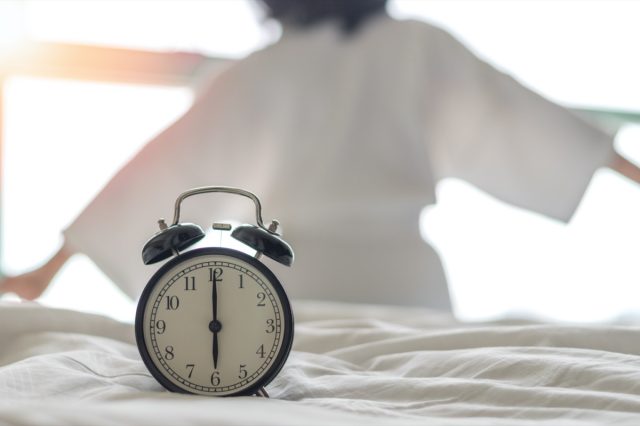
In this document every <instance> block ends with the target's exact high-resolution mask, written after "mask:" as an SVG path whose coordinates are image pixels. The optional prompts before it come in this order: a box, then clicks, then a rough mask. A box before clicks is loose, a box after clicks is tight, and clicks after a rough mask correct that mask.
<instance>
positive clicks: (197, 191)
mask: <svg viewBox="0 0 640 426" xmlns="http://www.w3.org/2000/svg"><path fill="white" fill-rule="evenodd" d="M211 192H223V193H227V194H236V195H242V196H244V197H247V198H249V199H250V200H251V201H253V203H254V204H255V206H256V223H257V224H258V226H259V227H260V228H262V229H264V230H265V231H267V232H268V233H270V234H273V235H280V234H279V233H278V229H277V228H278V221H275V220H274V221H272V223H271V225H270V226H269V227H266V226H265V225H264V222H263V221H262V205H261V204H260V200H259V199H258V197H256V195H255V194H253V193H252V192H249V191H245V190H244V189H240V188H233V187H230V186H203V187H200V188H194V189H190V190H189V191H185V192H183V193H182V194H180V195H179V196H178V198H177V199H176V204H175V208H174V212H173V223H172V224H171V226H173V225H177V224H178V222H180V204H182V201H184V199H185V198H188V197H191V196H192V195H198V194H206V193H211Z"/></svg>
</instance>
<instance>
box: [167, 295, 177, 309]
mask: <svg viewBox="0 0 640 426" xmlns="http://www.w3.org/2000/svg"><path fill="white" fill-rule="evenodd" d="M166 300H167V310H168V311H175V310H176V309H178V307H179V306H180V299H178V296H166Z"/></svg>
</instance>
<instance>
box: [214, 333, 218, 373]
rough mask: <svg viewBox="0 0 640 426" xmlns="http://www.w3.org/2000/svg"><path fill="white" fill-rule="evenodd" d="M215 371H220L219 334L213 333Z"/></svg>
mask: <svg viewBox="0 0 640 426" xmlns="http://www.w3.org/2000/svg"><path fill="white" fill-rule="evenodd" d="M213 369H214V370H217V369H218V332H217V331H214V332H213Z"/></svg>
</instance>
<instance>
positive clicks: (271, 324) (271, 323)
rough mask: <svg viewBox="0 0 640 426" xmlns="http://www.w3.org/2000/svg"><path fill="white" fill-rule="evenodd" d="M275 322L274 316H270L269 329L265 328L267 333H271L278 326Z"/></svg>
mask: <svg viewBox="0 0 640 426" xmlns="http://www.w3.org/2000/svg"><path fill="white" fill-rule="evenodd" d="M274 322H275V321H274V320H273V318H269V319H268V320H267V329H266V330H265V332H266V333H267V334H271V333H273V332H274V331H275V330H276V326H275V324H274Z"/></svg>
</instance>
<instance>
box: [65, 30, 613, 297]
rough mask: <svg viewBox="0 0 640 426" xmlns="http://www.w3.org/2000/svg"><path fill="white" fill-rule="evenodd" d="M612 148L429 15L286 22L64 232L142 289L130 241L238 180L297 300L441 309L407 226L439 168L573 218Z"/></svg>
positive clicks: (114, 274) (437, 280)
mask: <svg viewBox="0 0 640 426" xmlns="http://www.w3.org/2000/svg"><path fill="white" fill-rule="evenodd" d="M611 152H612V147H611V137H610V136H609V135H607V134H605V133H603V132H601V131H600V130H597V129H595V128H593V127H591V126H589V125H588V124H586V123H585V122H583V121H582V120H581V119H579V118H577V117H575V116H574V115H572V114H571V113H570V112H568V111H566V110H564V109H562V108H560V107H558V106H556V105H554V104H552V103H550V102H548V101H546V100H545V99H543V98H541V97H540V96H538V95H536V94H534V93H532V92H531V91H529V90H527V89H526V88H524V87H523V86H521V85H520V84H519V83H517V82H516V81H515V80H514V79H512V78H511V77H509V76H507V75H505V74H503V73H501V72H499V71H497V70H495V69H494V68H492V67H491V66H489V65H487V64H486V63H484V62H482V61H481V60H479V59H478V58H477V57H475V56H474V55H473V54H472V53H470V52H469V51H468V50H467V49H466V48H465V47H463V46H462V45H461V44H459V43H458V42H457V41H456V40H455V39H453V38H452V37H451V36H449V35H448V34H447V33H445V32H443V31H442V30H440V29H437V28H434V27H432V26H430V25H428V24H425V23H423V22H416V21H396V20H392V19H390V18H387V17H377V18H372V19H371V20H370V22H368V23H367V24H366V25H365V26H364V27H363V28H361V29H360V30H359V31H358V32H357V33H356V34H355V35H353V36H350V37H347V36H345V35H344V34H342V33H341V32H340V31H339V30H338V27H337V26H335V25H333V24H332V23H327V24H324V25H319V26H316V27H313V28H311V29H309V30H306V31H302V30H298V31H285V35H284V36H283V38H282V39H281V40H280V41H279V42H278V43H276V44H275V45H273V46H270V47H268V48H266V49H264V50H262V51H260V52H257V53H254V54H252V55H250V56H249V57H247V58H246V59H244V60H241V61H239V62H238V63H236V64H234V65H233V66H231V67H230V68H229V69H228V70H227V71H226V72H224V73H222V75H219V76H217V77H216V78H214V79H213V80H212V82H211V84H210V85H208V86H207V87H206V89H205V90H203V92H202V93H200V94H199V96H198V98H197V100H196V101H195V103H194V105H193V106H192V108H191V109H190V110H189V111H188V112H187V113H186V114H185V115H184V116H183V117H182V118H180V119H179V120H178V121H177V122H176V123H175V124H173V125H172V126H170V127H169V128H168V129H166V131H164V132H163V133H162V134H160V135H159V136H158V137H156V138H155V139H154V140H152V141H151V142H150V143H149V144H148V145H147V146H146V147H145V148H144V149H143V150H142V151H141V152H140V153H139V154H138V155H137V156H136V157H135V158H134V159H133V160H132V161H131V162H130V163H129V164H127V165H126V166H125V167H124V168H123V169H122V170H121V171H120V172H119V174H118V175H117V176H116V177H115V178H114V179H113V180H112V181H111V182H110V183H109V185H108V186H107V187H106V188H105V189H104V190H103V191H102V192H101V193H100V194H99V195H98V196H97V197H96V198H95V200H93V202H92V203H91V204H90V205H89V206H88V207H87V209H86V210H85V211H84V212H83V213H82V214H81V215H80V216H79V217H78V218H77V220H76V221H75V222H74V223H73V224H72V225H71V226H70V227H69V228H68V229H67V230H66V231H65V236H66V239H67V242H68V244H69V245H70V246H71V247H73V248H75V249H77V250H79V251H81V252H83V253H85V254H87V255H89V256H90V257H91V258H92V259H93V260H94V262H95V263H96V264H97V265H98V266H99V267H100V268H102V269H103V270H104V272H105V273H106V274H107V275H108V276H109V277H111V278H112V279H113V281H114V282H115V283H116V284H118V285H119V286H121V288H122V289H123V290H124V291H125V292H127V293H128V294H129V295H131V296H132V297H137V296H138V295H139V293H140V292H141V290H142V288H143V287H144V285H145V284H146V282H147V280H148V279H149V278H150V277H151V275H152V274H153V272H154V271H155V270H157V268H158V266H157V265H155V266H144V265H143V264H142V261H141V257H140V251H141V249H142V246H143V244H144V243H145V241H146V240H147V239H148V238H149V237H150V236H151V235H152V234H153V233H155V232H156V231H157V225H156V220H157V219H158V218H159V217H166V218H171V217H172V214H173V210H172V208H173V202H174V200H175V198H176V197H177V196H178V194H179V193H181V192H183V191H185V190H187V189H189V188H193V187H197V186H205V185H225V186H237V187H241V188H245V189H248V190H250V191H253V192H255V193H256V194H257V195H258V196H259V197H260V198H261V200H262V203H263V206H264V209H265V219H267V220H268V219H271V218H277V219H279V220H280V222H281V223H282V225H283V229H284V232H285V234H284V238H285V239H286V240H287V241H288V242H290V244H291V245H292V246H293V248H294V250H295V253H296V262H295V264H294V265H293V267H292V268H291V269H290V270H288V269H287V268H285V267H281V266H279V265H277V264H275V263H274V262H270V261H268V260H267V261H266V262H267V263H268V264H269V266H270V267H272V269H274V271H275V273H276V275H279V276H280V277H281V278H282V281H283V282H284V284H285V288H286V290H287V292H288V293H289V294H290V295H291V296H293V297H294V298H312V299H325V300H338V301H347V302H367V303H388V304H407V305H422V306H427V307H434V308H440V309H450V301H449V293H448V290H447V284H446V280H445V277H444V273H443V270H442V266H441V264H440V261H439V259H438V256H437V254H436V253H435V251H434V250H433V249H432V248H431V247H429V246H428V245H427V244H426V243H425V242H424V241H422V239H421V238H420V235H419V231H418V218H419V213H420V211H421V209H422V208H423V207H424V206H425V205H427V204H431V203H434V202H435V201H436V200H435V185H436V183H437V182H438V180H439V179H442V178H444V177H449V176H451V177H458V178H462V179H465V180H467V181H468V182H470V183H471V184H474V185H476V186H478V187H479V188H481V189H483V190H485V191H487V192H489V193H490V194H492V195H494V196H496V197H498V198H500V199H502V200H504V201H507V202H510V203H513V204H515V205H517V206H520V207H524V208H528V209H532V210H535V211H537V212H540V213H543V214H546V215H549V216H551V217H555V218H558V219H561V220H568V219H569V218H570V216H571V215H572V213H573V211H574V209H575V208H576V206H577V204H578V202H579V200H580V198H581V197H582V194H583V193H584V190H585V188H586V186H587V185H588V182H589V180H590V179H591V176H592V174H593V172H594V171H595V170H596V169H597V168H598V167H600V166H603V165H605V164H606V163H607V162H608V161H609V158H610V155H611ZM235 198H239V197H235ZM252 212H253V210H252V206H251V205H250V204H249V203H248V202H247V201H246V200H243V199H239V200H235V199H234V198H233V197H229V196H210V197H206V196H205V197H200V198H199V199H193V201H191V199H189V201H187V202H185V206H183V216H182V221H184V222H195V223H198V224H200V225H201V226H203V227H207V226H210V224H211V223H212V222H214V221H219V220H220V219H225V218H229V217H231V218H238V219H239V218H241V219H242V220H243V221H251V220H252V218H251V213H252ZM478 285H482V283H478Z"/></svg>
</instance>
